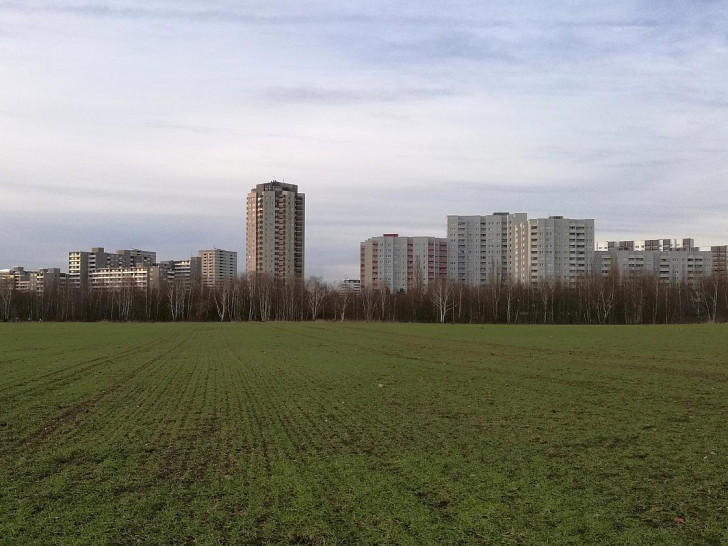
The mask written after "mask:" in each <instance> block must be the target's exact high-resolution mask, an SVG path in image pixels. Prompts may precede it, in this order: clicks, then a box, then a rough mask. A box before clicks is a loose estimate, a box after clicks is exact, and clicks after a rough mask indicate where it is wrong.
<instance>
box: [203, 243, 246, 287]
mask: <svg viewBox="0 0 728 546" xmlns="http://www.w3.org/2000/svg"><path fill="white" fill-rule="evenodd" d="M198 255H199V257H200V267H201V270H202V283H203V284H204V285H205V286H216V285H218V284H220V283H221V282H223V281H224V280H226V279H234V278H236V277H237V276H238V253H237V252H233V251H230V250H221V249H219V248H215V249H213V250H200V251H199V252H198Z"/></svg>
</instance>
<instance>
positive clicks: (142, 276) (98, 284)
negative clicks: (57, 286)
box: [88, 265, 154, 290]
mask: <svg viewBox="0 0 728 546" xmlns="http://www.w3.org/2000/svg"><path fill="white" fill-rule="evenodd" d="M153 270H154V268H153V267H152V266H144V265H143V266H138V267H102V268H99V269H95V270H93V271H91V272H89V275H88V282H89V288H90V289H91V290H102V289H121V288H134V289H139V290H147V289H148V288H149V287H150V286H151V285H152V283H153V279H154V278H153Z"/></svg>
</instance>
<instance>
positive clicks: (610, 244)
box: [597, 238, 695, 252]
mask: <svg viewBox="0 0 728 546" xmlns="http://www.w3.org/2000/svg"><path fill="white" fill-rule="evenodd" d="M597 250H600V251H601V250H634V251H637V252H642V251H654V252H667V251H670V250H682V251H687V250H695V241H693V239H689V238H685V239H679V240H678V239H644V240H634V241H601V242H599V243H597Z"/></svg>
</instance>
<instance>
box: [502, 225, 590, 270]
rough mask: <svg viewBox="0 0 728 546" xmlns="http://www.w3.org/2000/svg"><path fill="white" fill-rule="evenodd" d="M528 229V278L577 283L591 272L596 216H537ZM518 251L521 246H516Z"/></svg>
mask: <svg viewBox="0 0 728 546" xmlns="http://www.w3.org/2000/svg"><path fill="white" fill-rule="evenodd" d="M528 231H529V234H528V240H527V249H528V256H529V258H528V263H529V266H528V277H527V280H528V282H531V283H539V282H543V281H558V282H562V283H568V284H574V283H576V282H577V281H578V279H579V278H580V277H584V276H585V275H587V274H590V273H591V272H592V270H593V264H594V220H593V219H574V218H564V217H563V216H549V217H548V218H537V219H532V220H529V221H528ZM516 252H517V253H518V252H522V249H520V248H517V249H516ZM519 280H525V279H519Z"/></svg>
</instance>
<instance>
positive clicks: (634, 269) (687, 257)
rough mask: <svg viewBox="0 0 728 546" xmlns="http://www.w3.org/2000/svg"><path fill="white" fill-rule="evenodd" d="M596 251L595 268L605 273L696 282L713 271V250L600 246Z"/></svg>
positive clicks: (679, 282)
mask: <svg viewBox="0 0 728 546" xmlns="http://www.w3.org/2000/svg"><path fill="white" fill-rule="evenodd" d="M594 254H595V256H594V271H595V273H596V274H598V275H602V276H608V275H618V276H619V277H620V278H636V277H652V278H654V279H657V280H658V281H660V282H662V283H669V284H681V283H687V284H693V283H694V282H695V281H696V280H698V279H701V278H704V277H708V276H710V275H711V273H712V253H711V251H710V250H698V249H697V248H693V249H691V250H677V249H675V250H664V251H661V250H598V251H596V252H595V253H594Z"/></svg>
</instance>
